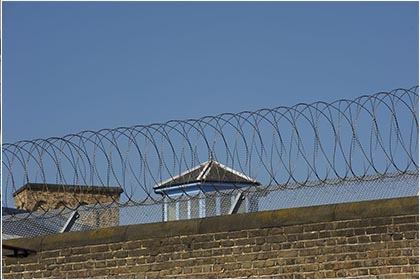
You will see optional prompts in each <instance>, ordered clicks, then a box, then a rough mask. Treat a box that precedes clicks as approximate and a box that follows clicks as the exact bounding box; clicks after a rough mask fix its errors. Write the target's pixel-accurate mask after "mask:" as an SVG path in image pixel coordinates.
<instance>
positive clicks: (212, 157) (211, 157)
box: [209, 151, 214, 161]
mask: <svg viewBox="0 0 420 280" xmlns="http://www.w3.org/2000/svg"><path fill="white" fill-rule="evenodd" d="M213 159H214V156H213V151H210V159H209V161H213Z"/></svg>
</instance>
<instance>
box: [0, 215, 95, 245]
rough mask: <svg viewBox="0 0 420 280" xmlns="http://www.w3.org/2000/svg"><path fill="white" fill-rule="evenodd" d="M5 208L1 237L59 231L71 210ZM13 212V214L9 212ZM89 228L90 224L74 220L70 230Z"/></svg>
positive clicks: (90, 227)
mask: <svg viewBox="0 0 420 280" xmlns="http://www.w3.org/2000/svg"><path fill="white" fill-rule="evenodd" d="M12 209H13V208H7V209H6V211H7V212H6V213H5V208H2V210H3V217H2V239H4V240H6V239H13V238H19V237H34V236H41V235H46V234H53V233H59V232H60V230H61V229H62V228H63V226H64V225H65V223H66V222H67V220H68V218H69V216H70V214H71V213H72V211H69V210H65V211H63V209H54V210H51V211H49V212H47V213H46V212H43V211H38V212H32V213H31V214H30V215H31V216H29V213H28V212H26V211H25V212H20V210H19V209H14V210H12ZM13 211H14V212H15V213H14V215H11V214H9V213H11V212H13ZM73 229H77V230H91V229H94V227H92V226H88V225H85V224H82V223H80V222H79V221H77V220H76V223H75V224H74V225H73V227H72V230H71V231H73Z"/></svg>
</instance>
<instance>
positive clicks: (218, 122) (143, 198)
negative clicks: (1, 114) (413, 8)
mask: <svg viewBox="0 0 420 280" xmlns="http://www.w3.org/2000/svg"><path fill="white" fill-rule="evenodd" d="M418 133H419V126H418V86H416V87H413V88H410V89H396V90H393V91H391V92H381V93H377V94H374V95H370V96H361V97H358V98H356V99H354V100H337V101H335V102H332V103H326V102H315V103H311V104H303V103H301V104H297V105H295V106H293V107H276V108H273V109H261V110H258V111H254V112H251V111H245V112H241V113H237V114H232V113H224V114H220V115H217V116H206V117H203V118H200V119H189V120H171V121H168V122H166V123H155V124H150V125H136V126H132V127H119V128H115V129H102V130H99V131H82V132H80V133H77V134H69V135H66V136H64V137H52V138H48V139H36V140H31V141H27V140H25V141H19V142H17V143H13V144H3V146H2V151H3V161H2V164H3V169H2V170H3V171H2V172H3V200H4V202H3V204H4V205H6V206H7V205H8V204H10V202H8V201H7V198H10V197H11V196H12V194H13V193H14V192H16V190H18V189H19V188H20V187H21V186H23V185H25V184H26V183H44V184H50V183H52V184H59V185H63V186H64V185H69V184H70V185H78V186H81V188H82V187H85V186H103V187H107V186H118V187H121V188H122V189H123V194H122V195H123V197H122V198H123V199H121V201H116V202H117V203H118V204H119V205H123V204H124V203H128V202H130V203H133V202H135V203H137V204H138V205H142V204H143V205H144V204H147V203H159V202H162V201H163V199H164V197H162V196H160V195H157V194H155V193H154V189H153V187H154V186H156V185H157V184H159V183H160V182H162V181H164V180H167V179H170V178H174V177H176V176H178V175H179V174H181V173H182V172H185V171H186V170H190V169H191V168H193V167H195V166H197V165H198V164H201V163H202V162H205V161H207V160H209V159H215V160H217V161H218V162H221V163H222V164H224V165H226V166H228V167H230V168H232V169H235V170H238V171H239V172H241V173H244V174H246V175H247V176H250V177H251V178H254V179H255V180H257V181H258V182H260V183H261V185H260V188H262V189H264V188H273V186H274V187H276V188H280V189H287V188H299V187H304V186H317V185H322V184H329V182H334V183H335V184H336V183H340V182H343V181H348V180H369V178H371V176H372V175H375V178H376V177H377V176H382V177H387V176H397V175H399V174H416V175H417V176H418V158H417V154H418V144H419V143H418V140H419V139H418ZM413 171H414V173H413ZM331 179H333V180H331ZM185 195H186V196H188V194H187V193H185ZM97 203H98V204H99V203H100V202H99V201H98V202H97Z"/></svg>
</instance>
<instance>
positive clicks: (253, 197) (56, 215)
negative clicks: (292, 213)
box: [2, 172, 419, 239]
mask: <svg viewBox="0 0 420 280" xmlns="http://www.w3.org/2000/svg"><path fill="white" fill-rule="evenodd" d="M418 180H419V176H418V172H407V173H405V174H390V175H389V176H387V177H384V176H375V175H373V176H368V177H365V178H353V180H347V181H345V182H343V181H340V180H327V181H324V182H313V185H314V186H303V187H302V186H301V185H299V184H295V185H294V186H293V185H290V186H288V187H287V188H285V186H280V185H273V186H269V187H258V188H252V189H248V190H245V191H240V190H235V191H234V192H227V193H223V192H218V193H213V194H207V195H204V194H197V195H195V196H192V197H188V196H185V195H183V196H180V197H178V198H176V199H169V198H166V199H165V200H163V201H160V202H155V201H153V200H150V201H148V203H147V202H146V203H144V201H142V202H141V203H136V202H135V201H130V202H127V203H125V204H120V205H118V204H116V203H108V204H100V205H85V206H81V207H79V208H78V209H77V210H76V211H77V212H78V213H79V215H80V217H79V218H78V219H77V220H76V222H75V223H74V225H73V226H72V227H71V229H70V231H84V230H93V229H97V228H104V227H111V226H123V225H131V224H147V223H156V222H165V221H173V220H186V219H194V218H203V217H211V216H219V215H228V214H229V213H230V211H231V209H232V207H233V205H234V204H235V203H236V201H238V197H239V196H240V195H242V196H241V197H240V199H239V201H240V203H238V204H237V206H238V207H237V211H235V213H249V212H257V211H268V210H278V209H288V208H297V207H306V206H316V205H326V204H335V203H347V202H355V201H367V200H376V199H389V198H398V197H409V196H418V193H419V183H418V182H419V181H418ZM72 213H73V211H72V210H70V209H66V210H64V211H63V210H60V209H57V210H51V211H48V212H43V211H38V212H31V213H28V212H23V213H15V214H14V215H7V211H6V213H5V211H4V210H3V227H2V234H3V239H13V238H20V237H34V236H42V235H48V234H54V233H58V232H60V231H61V230H62V229H63V227H64V226H65V224H66V221H67V220H68V219H69V217H70V216H71V214H72Z"/></svg>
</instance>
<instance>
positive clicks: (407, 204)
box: [4, 196, 419, 251]
mask: <svg viewBox="0 0 420 280" xmlns="http://www.w3.org/2000/svg"><path fill="white" fill-rule="evenodd" d="M418 213H419V198H418V196H414V197H404V198H393V199H383V200H372V201H362V202H352V203H342V204H329V205H321V206H311V207H302V208H291V209H282V210H273V211H262V212H255V213H243V214H235V215H230V216H217V217H208V218H202V219H194V220H184V221H172V222H159V223H151V224H140V225H128V226H119V227H110V228H102V229H97V230H92V231H83V232H68V233H61V234H53V235H47V236H43V237H35V238H20V239H13V240H5V241H4V244H8V245H12V246H17V247H23V248H28V249H32V250H35V251H44V250H50V249H59V248H66V247H76V246H77V247H79V246H88V245H96V244H108V243H116V242H124V241H132V240H139V239H148V238H160V237H171V236H179V235H194V234H205V233H214V232H229V231H238V230H247V229H262V228H272V227H281V226H289V225H300V224H307V223H318V222H329V221H335V220H350V219H360V218H374V217H386V216H392V215H407V214H418Z"/></svg>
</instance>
